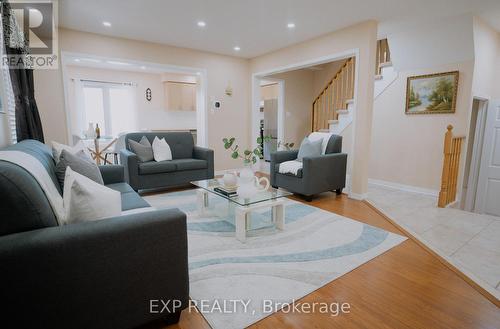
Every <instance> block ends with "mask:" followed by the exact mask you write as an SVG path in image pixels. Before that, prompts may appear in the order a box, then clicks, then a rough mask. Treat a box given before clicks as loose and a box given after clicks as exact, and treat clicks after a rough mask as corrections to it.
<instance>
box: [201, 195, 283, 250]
mask: <svg viewBox="0 0 500 329" xmlns="http://www.w3.org/2000/svg"><path fill="white" fill-rule="evenodd" d="M208 193H211V192H209V191H207V190H205V189H202V188H200V189H198V190H196V194H197V207H198V213H199V214H200V215H201V216H203V215H204V214H205V213H206V209H207V208H208ZM212 194H214V195H217V196H220V195H218V194H216V193H212ZM220 197H222V196H220ZM222 198H224V199H227V200H228V202H230V203H231V202H232V201H231V200H230V199H228V198H225V197H222ZM233 206H234V214H235V218H234V222H235V226H236V238H237V239H238V240H239V241H241V242H245V241H246V236H247V231H248V230H249V229H250V223H251V213H252V211H256V210H259V209H263V208H271V219H272V222H273V223H274V225H275V226H276V228H277V229H279V230H284V229H285V200H284V199H283V198H279V199H273V200H267V201H262V202H256V203H252V204H249V205H246V206H241V205H238V204H236V203H233Z"/></svg>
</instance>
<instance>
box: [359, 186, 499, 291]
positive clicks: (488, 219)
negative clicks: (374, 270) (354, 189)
mask: <svg viewBox="0 0 500 329" xmlns="http://www.w3.org/2000/svg"><path fill="white" fill-rule="evenodd" d="M368 201H369V202H370V203H372V204H373V205H374V206H375V207H377V208H378V209H380V210H381V211H382V212H383V213H385V214H386V215H387V216H388V217H390V218H391V219H392V220H394V221H395V222H396V223H398V224H399V225H401V226H402V227H403V228H404V229H406V230H407V231H408V232H409V233H411V234H412V235H414V236H415V237H416V238H417V239H419V240H420V241H422V242H423V243H425V244H426V245H427V246H428V247H430V248H431V249H433V250H434V251H435V252H437V253H439V255H441V256H442V257H444V258H445V259H447V260H448V261H449V262H451V263H452V264H453V265H454V266H455V267H457V268H459V269H460V270H461V271H462V272H463V273H464V274H466V275H467V276H469V277H470V278H471V279H473V280H474V281H476V282H477V283H478V284H479V285H481V286H482V287H483V288H484V289H486V290H488V291H489V292H490V293H491V294H493V295H494V296H496V298H499V299H500V217H495V216H487V215H478V214H474V213H470V212H466V211H461V210H457V209H452V208H444V209H443V208H437V205H436V204H437V198H436V197H431V196H427V195H423V194H418V193H411V192H403V191H400V190H395V189H391V188H388V187H381V186H376V185H370V186H369V188H368Z"/></svg>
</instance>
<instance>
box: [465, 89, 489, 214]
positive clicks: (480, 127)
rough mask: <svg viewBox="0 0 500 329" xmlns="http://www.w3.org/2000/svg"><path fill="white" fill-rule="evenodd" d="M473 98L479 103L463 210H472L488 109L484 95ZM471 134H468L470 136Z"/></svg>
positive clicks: (473, 209)
mask: <svg viewBox="0 0 500 329" xmlns="http://www.w3.org/2000/svg"><path fill="white" fill-rule="evenodd" d="M474 100H477V101H479V102H481V103H480V105H479V108H478V110H477V111H478V113H477V119H476V127H475V130H474V143H473V145H472V155H471V161H470V167H469V178H468V181H467V190H466V192H465V193H466V195H465V204H464V210H465V211H470V212H474V211H475V202H476V195H477V187H478V185H477V184H478V181H479V170H480V167H481V153H482V149H483V145H484V129H485V125H486V113H487V111H488V102H489V99H488V98H485V97H479V96H474V97H473V102H474ZM470 137H471V136H468V138H470Z"/></svg>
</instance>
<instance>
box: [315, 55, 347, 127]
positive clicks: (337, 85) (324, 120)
mask: <svg viewBox="0 0 500 329" xmlns="http://www.w3.org/2000/svg"><path fill="white" fill-rule="evenodd" d="M354 64H355V63H354V57H351V58H349V59H347V61H346V62H345V63H344V65H342V67H341V68H340V69H339V70H338V71H337V73H335V75H334V76H333V78H332V79H331V80H330V81H329V82H328V83H327V84H326V86H325V87H324V88H323V89H322V90H321V92H320V93H319V95H318V96H317V97H316V98H315V99H314V101H313V104H312V120H311V126H312V131H319V130H321V129H328V128H329V123H328V121H329V120H336V119H337V117H338V114H337V110H341V109H345V107H346V106H347V103H348V101H349V100H351V99H352V98H353V97H354V67H355V66H354Z"/></svg>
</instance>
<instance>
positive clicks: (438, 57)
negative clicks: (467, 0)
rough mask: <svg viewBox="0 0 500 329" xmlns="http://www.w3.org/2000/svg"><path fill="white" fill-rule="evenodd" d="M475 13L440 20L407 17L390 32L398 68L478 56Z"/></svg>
mask: <svg viewBox="0 0 500 329" xmlns="http://www.w3.org/2000/svg"><path fill="white" fill-rule="evenodd" d="M472 26H473V17H472V15H461V16H454V17H448V18H441V19H439V20H435V19H433V20H429V21H422V20H421V19H419V20H418V21H412V20H411V18H408V19H405V20H404V21H400V22H397V23H393V24H392V26H390V27H387V26H384V25H383V24H382V26H381V27H380V28H381V29H384V30H389V31H391V33H389V34H388V35H387V38H388V41H389V47H390V51H391V61H392V64H393V65H394V68H395V69H396V70H397V71H405V70H414V69H426V68H430V67H439V66H440V65H447V64H449V63H460V62H465V61H469V60H473V59H474V43H473V34H472V33H473V30H472Z"/></svg>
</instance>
